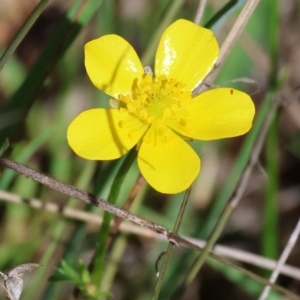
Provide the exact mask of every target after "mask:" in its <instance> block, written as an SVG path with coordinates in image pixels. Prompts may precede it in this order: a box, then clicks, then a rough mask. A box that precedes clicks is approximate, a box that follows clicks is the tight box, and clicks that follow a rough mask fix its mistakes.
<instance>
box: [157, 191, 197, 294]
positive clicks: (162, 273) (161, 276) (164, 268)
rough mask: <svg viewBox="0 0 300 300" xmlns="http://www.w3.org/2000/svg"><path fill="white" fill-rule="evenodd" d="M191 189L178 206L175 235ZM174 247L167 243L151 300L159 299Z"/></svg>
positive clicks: (172, 244)
mask: <svg viewBox="0 0 300 300" xmlns="http://www.w3.org/2000/svg"><path fill="white" fill-rule="evenodd" d="M191 188H192V187H191V186H190V187H189V188H188V189H187V190H186V192H185V195H184V198H183V200H182V203H181V206H180V209H179V212H178V215H177V218H176V222H175V225H174V228H173V232H174V233H176V234H177V233H178V231H179V228H180V225H181V222H182V219H183V215H184V212H185V209H186V205H187V202H188V199H189V197H190V193H191ZM174 245H175V244H174V242H171V241H170V242H169V245H168V249H167V251H166V252H165V255H164V260H163V263H162V266H161V269H160V272H159V273H158V274H159V275H158V278H157V281H156V283H155V288H154V295H153V297H152V300H157V299H158V297H159V293H160V290H161V288H162V284H163V280H164V277H165V274H166V271H167V267H168V264H169V261H170V258H171V255H172V252H173V248H174Z"/></svg>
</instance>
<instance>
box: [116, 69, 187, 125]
mask: <svg viewBox="0 0 300 300" xmlns="http://www.w3.org/2000/svg"><path fill="white" fill-rule="evenodd" d="M191 96H192V94H191V92H187V91H186V90H185V89H184V84H183V83H182V82H180V81H177V80H175V79H172V78H171V79H170V78H167V77H166V76H159V77H157V78H153V75H151V74H145V75H144V77H143V79H142V80H141V82H140V83H135V84H134V86H133V88H132V94H131V95H126V96H125V95H119V100H120V101H121V102H123V103H125V104H126V107H123V108H120V109H123V110H124V109H125V110H127V112H129V113H130V114H134V115H135V116H137V117H138V118H139V119H140V120H142V121H143V122H145V123H147V124H149V125H152V124H155V125H158V126H159V124H162V123H164V122H165V121H166V120H167V119H168V120H172V119H175V120H176V121H178V122H181V118H182V116H183V112H184V110H185V107H186V106H187V105H188V103H189V101H190V100H191Z"/></svg>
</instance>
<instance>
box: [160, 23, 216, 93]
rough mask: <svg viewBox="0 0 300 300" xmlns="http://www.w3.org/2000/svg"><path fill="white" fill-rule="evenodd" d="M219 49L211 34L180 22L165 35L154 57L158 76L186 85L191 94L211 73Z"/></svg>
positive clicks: (190, 24)
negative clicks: (164, 76)
mask: <svg viewBox="0 0 300 300" xmlns="http://www.w3.org/2000/svg"><path fill="white" fill-rule="evenodd" d="M218 55H219V46H218V43H217V40H216V38H215V37H214V35H213V33H212V31H210V30H209V29H205V28H203V27H200V26H197V25H195V24H194V23H192V22H190V21H186V20H178V21H176V22H174V23H173V24H171V25H170V26H169V27H168V28H167V29H166V30H165V32H164V33H163V35H162V37H161V40H160V42H159V45H158V48H157V51H156V57H155V74H156V75H166V76H168V77H171V78H174V79H176V80H180V81H182V82H183V83H185V84H186V87H187V90H188V91H192V90H193V89H194V88H195V87H196V86H197V85H198V84H199V83H200V82H201V81H202V80H203V79H204V77H205V76H206V75H207V74H208V72H209V71H210V70H211V69H212V67H213V65H214V63H215V61H216V59H217V57H218Z"/></svg>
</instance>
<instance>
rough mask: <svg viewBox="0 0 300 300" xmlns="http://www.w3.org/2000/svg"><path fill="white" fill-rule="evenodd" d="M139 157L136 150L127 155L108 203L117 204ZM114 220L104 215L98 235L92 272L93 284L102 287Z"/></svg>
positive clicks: (107, 214)
mask: <svg viewBox="0 0 300 300" xmlns="http://www.w3.org/2000/svg"><path fill="white" fill-rule="evenodd" d="M136 155H137V152H136V150H135V149H132V150H131V151H129V153H128V154H127V155H126V157H125V159H124V161H123V163H122V165H121V167H120V169H119V171H118V173H117V175H116V177H115V179H114V181H113V183H112V186H111V189H110V193H109V196H108V202H109V203H112V204H115V203H116V201H117V199H118V196H119V193H120V189H121V186H122V183H123V181H124V179H125V177H126V174H127V172H128V170H129V168H130V167H131V165H132V163H133V161H134V160H135V158H136ZM111 219H112V215H111V214H109V213H107V212H106V213H104V215H103V223H102V226H101V229H100V231H99V235H98V237H99V238H98V246H97V249H96V251H95V255H94V259H93V262H92V264H93V272H92V283H93V284H94V285H95V286H97V287H100V282H101V278H102V276H103V270H104V258H105V252H106V245H107V243H106V242H107V239H108V237H109V229H110V221H111Z"/></svg>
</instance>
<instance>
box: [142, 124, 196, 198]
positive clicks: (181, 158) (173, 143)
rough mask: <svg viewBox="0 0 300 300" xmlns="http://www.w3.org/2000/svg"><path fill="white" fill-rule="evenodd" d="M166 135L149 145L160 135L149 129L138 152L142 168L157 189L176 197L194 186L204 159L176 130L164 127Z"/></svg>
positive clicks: (146, 177) (150, 182)
mask: <svg viewBox="0 0 300 300" xmlns="http://www.w3.org/2000/svg"><path fill="white" fill-rule="evenodd" d="M164 133H165V134H164V135H163V136H161V137H160V136H156V137H155V138H156V142H155V143H149V141H151V140H152V141H153V135H155V134H156V132H155V129H154V127H153V126H152V127H151V128H150V129H149V130H148V132H147V133H146V135H145V137H144V139H143V142H142V145H141V147H140V150H139V153H138V165H139V168H140V170H141V173H142V174H143V176H144V177H145V179H146V180H147V181H148V183H149V184H150V185H151V186H152V187H153V188H154V189H156V190H157V191H159V192H161V193H167V194H175V193H179V192H181V191H183V190H185V189H187V188H188V187H189V186H190V185H191V184H192V183H193V181H194V180H195V178H196V176H197V175H198V174H199V171H200V159H199V157H198V155H197V154H196V153H195V152H194V150H193V149H192V148H191V147H190V146H189V145H188V144H187V143H186V142H185V141H184V140H183V139H181V138H180V137H179V136H178V135H177V134H176V133H174V132H173V131H172V130H170V129H168V128H164ZM166 137H167V138H166ZM165 138H166V139H165ZM158 140H160V142H157V141H158Z"/></svg>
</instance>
